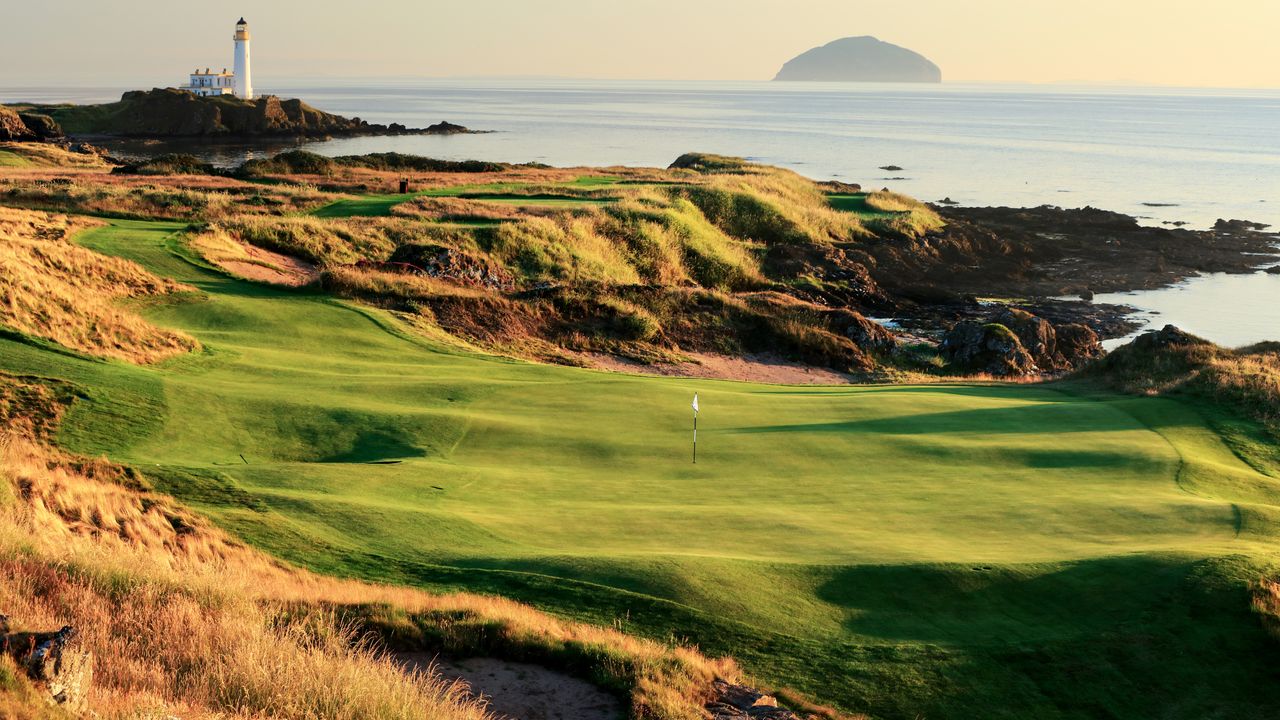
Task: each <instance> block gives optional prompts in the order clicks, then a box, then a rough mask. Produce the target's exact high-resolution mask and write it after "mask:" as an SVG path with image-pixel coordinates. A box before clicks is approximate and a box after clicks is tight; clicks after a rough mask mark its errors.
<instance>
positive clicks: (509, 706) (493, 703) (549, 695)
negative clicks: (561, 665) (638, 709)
mask: <svg viewBox="0 0 1280 720" xmlns="http://www.w3.org/2000/svg"><path fill="white" fill-rule="evenodd" d="M396 658H397V659H398V660H399V661H400V663H401V664H403V665H404V667H405V668H406V669H409V670H426V669H427V668H434V669H435V671H436V672H438V673H439V674H440V675H441V676H442V677H444V678H446V679H451V680H452V679H456V680H462V681H464V682H466V683H467V684H468V685H470V686H471V691H472V692H473V693H474V694H475V695H477V696H478V697H480V698H481V699H483V700H485V701H486V702H488V704H489V710H490V711H491V712H493V713H494V714H495V715H497V716H498V717H500V718H504V719H505V720H622V718H623V717H625V713H624V711H623V704H622V701H620V700H619V699H618V698H617V697H615V696H614V695H611V694H609V693H607V692H605V691H604V690H601V689H600V688H598V687H596V686H595V685H592V684H591V683H588V682H586V681H583V680H579V679H577V678H575V677H570V676H569V675H565V674H564V673H561V672H556V671H555V670H549V669H547V668H544V667H542V666H540V665H529V664H527V663H518V662H509V661H507V660H497V659H495V658H471V659H468V660H444V659H441V658H438V657H437V656H435V655H433V654H430V653H402V654H400V655H397V656H396Z"/></svg>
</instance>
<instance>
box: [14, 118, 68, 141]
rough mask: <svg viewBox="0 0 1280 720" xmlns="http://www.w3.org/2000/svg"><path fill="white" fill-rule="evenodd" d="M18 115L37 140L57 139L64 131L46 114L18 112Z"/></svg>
mask: <svg viewBox="0 0 1280 720" xmlns="http://www.w3.org/2000/svg"><path fill="white" fill-rule="evenodd" d="M18 117H20V118H22V123H23V124H24V125H26V126H27V129H28V130H30V131H31V132H32V134H33V135H35V136H36V139H37V140H41V141H49V140H59V139H61V138H62V137H63V136H64V135H65V133H63V132H62V126H60V125H58V123H57V122H56V121H55V120H54V119H53V118H51V117H49V116H48V115H41V114H39V113H18Z"/></svg>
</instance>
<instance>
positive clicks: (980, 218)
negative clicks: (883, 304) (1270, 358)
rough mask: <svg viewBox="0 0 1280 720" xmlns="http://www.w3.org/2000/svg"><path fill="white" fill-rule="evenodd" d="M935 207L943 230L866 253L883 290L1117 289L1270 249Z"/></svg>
mask: <svg viewBox="0 0 1280 720" xmlns="http://www.w3.org/2000/svg"><path fill="white" fill-rule="evenodd" d="M935 209H936V210H937V211H938V213H939V214H940V215H942V217H943V218H944V219H945V220H946V221H947V225H946V226H945V227H944V228H942V229H940V230H938V231H935V232H931V233H928V234H926V235H925V236H923V237H919V238H894V239H892V240H891V241H884V242H881V243H878V244H876V245H872V246H870V247H868V248H867V249H866V252H867V254H868V255H870V256H871V257H869V258H868V259H867V260H865V261H864V264H865V265H866V266H867V267H869V268H871V269H872V274H873V276H874V277H875V279H876V280H877V282H879V283H880V284H881V285H882V286H883V287H885V288H886V290H888V291H889V292H890V293H893V294H901V293H908V292H909V293H912V294H916V295H922V294H924V290H925V289H926V288H930V287H932V288H938V289H940V290H945V291H948V292H950V293H953V294H961V295H962V294H974V295H980V296H984V297H991V296H996V297H1019V298H1052V297H1059V296H1063V295H1077V294H1080V293H1081V292H1082V291H1083V290H1084V289H1086V288H1087V289H1088V290H1089V291H1090V292H1093V293H1112V292H1124V291H1129V290H1140V289H1152V288H1158V287H1163V286H1167V285H1171V284H1173V283H1176V282H1179V281H1181V280H1184V279H1186V278H1188V277H1191V276H1193V275H1197V274H1200V273H1208V272H1226V273H1244V272H1253V271H1254V269H1255V268H1256V266H1257V265H1258V260H1259V256H1260V255H1265V254H1271V253H1274V252H1275V249H1274V247H1273V244H1274V242H1275V237H1274V236H1272V235H1267V234H1265V233H1259V232H1252V231H1250V232H1224V231H1207V230H1189V229H1171V228H1163V227H1149V226H1144V225H1140V224H1139V223H1138V221H1137V220H1136V219H1135V218H1133V217H1131V216H1128V215H1124V214H1121V213H1114V212H1108V211H1105V210H1098V209H1095V208H1087V207H1086V208H1080V209H1063V208H1059V207H1053V206H1041V207H1036V208H1007V207H1005V208H1000V207H986V208H982V207H950V206H945V205H937V206H935ZM1232 227H1235V226H1232ZM1056 321H1057V320H1056V319H1055V322H1056ZM1095 327H1097V326H1096V325H1095Z"/></svg>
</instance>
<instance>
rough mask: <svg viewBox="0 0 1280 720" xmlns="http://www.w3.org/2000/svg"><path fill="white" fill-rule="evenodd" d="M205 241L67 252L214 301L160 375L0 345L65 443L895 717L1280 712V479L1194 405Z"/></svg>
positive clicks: (382, 202) (2, 357)
mask: <svg viewBox="0 0 1280 720" xmlns="http://www.w3.org/2000/svg"><path fill="white" fill-rule="evenodd" d="M411 197H413V196H412V195H410V196H403V197H400V196H396V197H380V198H365V199H361V200H356V201H344V202H346V203H347V204H346V205H342V204H338V205H331V206H328V208H325V209H322V210H321V211H320V212H319V213H317V214H320V215H322V216H325V215H327V216H333V215H336V214H365V213H370V214H377V213H381V212H383V211H384V210H389V208H390V207H391V205H393V204H395V202H402V201H404V200H407V199H409V198H411ZM497 198H498V196H496V195H495V196H494V199H497ZM393 200H394V201H395V202H392V201H393ZM530 201H531V202H541V201H545V199H544V200H539V199H538V198H533V199H531V200H530ZM575 202H582V201H580V200H575ZM353 203H361V204H360V205H358V206H357V205H354V204H353ZM182 229H183V228H182V226H180V225H173V224H163V223H145V222H135V221H113V222H112V224H111V225H110V226H107V227H102V228H96V229H92V230H89V231H85V232H83V233H82V234H80V235H79V236H78V237H77V241H78V242H80V243H81V244H83V245H85V246H87V247H90V248H92V249H95V250H98V251H100V252H103V253H106V254H111V255H118V256H122V257H127V258H130V259H133V260H136V261H138V262H140V263H142V264H143V265H145V266H146V267H148V268H149V269H151V270H152V271H153V272H155V273H157V274H159V275H163V276H166V277H171V278H174V279H177V280H180V281H182V282H185V283H188V284H191V285H193V286H195V287H196V288H197V289H198V290H199V291H200V294H199V296H198V297H189V298H185V299H176V300H169V301H166V302H164V303H161V304H157V305H155V306H152V307H150V308H148V309H147V315H148V317H149V318H150V319H152V320H153V321H154V322H156V323H157V324H160V325H163V326H167V327H173V328H179V329H182V330H185V331H187V332H189V333H190V334H192V335H193V336H195V337H196V338H198V339H199V340H200V342H201V343H203V345H204V346H205V350H204V351H202V352H201V353H199V354H197V355H193V356H190V357H183V358H179V359H177V360H173V361H169V362H167V363H164V364H162V365H160V366H156V367H149V368H139V367H133V366H128V365H124V364H121V363H116V362H110V363H107V362H99V361H91V360H87V359H83V358H78V357H75V356H72V355H69V354H63V353H55V352H51V351H50V350H48V349H47V348H43V347H41V346H40V345H39V344H31V343H23V342H19V341H16V340H13V339H2V340H0V367H3V369H5V370H6V371H9V372H14V373H25V374H34V375H41V376H46V377H56V378H61V379H65V380H68V381H71V382H73V383H76V384H78V385H79V386H80V387H81V388H84V389H85V394H86V399H85V401H83V402H80V403H78V404H77V405H76V406H75V407H74V409H73V411H72V412H71V413H70V414H69V416H68V418H67V421H66V423H65V426H64V428H63V430H62V432H61V435H60V438H59V439H60V442H61V443H63V444H64V445H65V446H67V447H68V448H69V449H71V450H75V451H78V452H83V453H87V454H93V455H96V454H104V453H105V454H107V455H109V456H110V457H111V458H112V459H115V460H119V461H124V462H128V463H131V464H134V465H137V466H138V467H139V468H141V469H142V470H143V471H144V472H145V473H147V474H148V475H149V476H151V477H153V479H154V481H155V482H156V484H157V485H159V486H160V488H161V489H163V490H165V491H167V492H170V493H172V494H174V495H176V496H177V497H179V498H181V499H183V500H185V501H186V502H188V503H189V504H190V505H192V506H193V507H195V508H197V509H199V510H201V511H202V512H204V513H206V514H207V515H209V516H210V517H211V518H213V519H214V520H215V521H217V522H218V523H220V524H221V525H223V526H225V527H227V528H229V529H231V530H232V531H233V532H235V533H237V534H239V535H240V536H241V537H243V538H245V539H246V540H248V541H250V542H252V543H254V544H256V545H259V546H261V547H263V548H265V549H266V550H268V551H270V552H273V553H275V554H277V555H279V556H281V557H284V558H286V559H288V560H290V561H292V562H295V563H298V564H301V565H306V566H309V567H312V568H314V569H317V570H320V571H325V572H331V573H337V574H346V575H355V576H360V577H365V578H370V579H375V580H385V581H389V582H403V583H412V584H419V585H423V586H426V587H430V588H439V589H452V588H466V589H471V590H478V591H492V592H500V593H503V594H508V595H512V596H515V597H518V598H520V599H522V600H526V601H529V602H531V603H534V604H537V605H539V606H540V607H543V608H545V609H548V610H551V611H553V612H557V613H561V614H564V615H568V616H573V617H578V618H584V619H588V620H594V621H598V622H602V623H609V622H613V621H615V620H619V621H620V622H621V625H622V627H623V629H626V630H629V631H633V632H638V633H643V634H647V635H651V636H655V637H659V638H667V637H670V636H672V635H674V636H676V637H679V638H686V639H689V640H692V641H696V642H698V643H699V644H700V645H701V646H702V647H703V648H704V649H706V650H708V651H709V652H715V653H732V654H734V655H736V656H738V657H740V658H741V659H742V660H743V661H744V663H745V664H746V665H747V667H748V668H749V669H750V670H751V671H752V672H755V673H757V674H759V675H760V676H762V677H765V678H767V679H768V680H770V681H773V682H777V683H780V684H787V685H792V686H797V687H799V688H801V689H802V690H805V691H807V692H810V693H812V694H813V695H815V696H817V697H818V698H819V699H821V700H823V701H826V702H831V703H837V704H839V705H841V706H842V707H843V708H845V709H847V710H851V711H874V714H875V715H876V716H878V717H895V718H896V717H904V718H910V717H916V716H926V717H962V716H965V715H964V713H969V714H970V715H969V716H972V717H1010V718H1013V717H1033V716H1034V717H1091V716H1092V717H1097V716H1116V717H1142V716H1143V715H1142V713H1143V711H1145V710H1149V709H1150V707H1151V703H1152V702H1154V700H1155V699H1156V698H1160V697H1167V696H1168V695H1169V694H1170V693H1185V695H1184V697H1185V701H1184V702H1182V703H1181V705H1180V707H1181V708H1182V710H1180V711H1177V712H1175V714H1173V715H1170V716H1171V717H1188V718H1191V717H1204V716H1205V715H1206V714H1211V713H1223V715H1222V716H1233V717H1251V716H1261V715H1258V713H1257V711H1258V709H1259V708H1265V707H1267V706H1269V705H1270V704H1271V703H1275V702H1277V701H1280V688H1277V684H1276V683H1274V681H1273V678H1271V671H1270V670H1269V668H1268V665H1269V663H1273V662H1274V661H1275V660H1277V659H1280V658H1278V657H1277V651H1276V650H1275V649H1273V648H1272V646H1271V645H1270V644H1268V641H1267V639H1266V638H1265V636H1264V634H1263V632H1262V630H1261V627H1260V626H1259V625H1258V623H1257V621H1256V620H1254V619H1253V618H1252V617H1250V615H1249V608H1248V596H1247V591H1246V588H1245V583H1246V582H1247V581H1248V580H1250V579H1252V578H1253V577H1255V576H1256V575H1257V574H1258V572H1259V570H1258V568H1262V567H1266V566H1269V565H1270V564H1271V563H1272V562H1273V550H1272V548H1273V546H1274V539H1275V522H1274V518H1276V517H1277V510H1276V506H1277V505H1280V482H1278V481H1277V480H1275V479H1274V478H1271V477H1268V476H1267V475H1264V474H1261V473H1259V472H1258V471H1257V470H1255V469H1253V468H1251V467H1249V466H1248V465H1246V464H1245V463H1243V462H1242V461H1241V460H1239V459H1238V458H1237V457H1236V456H1235V455H1234V454H1233V453H1232V452H1231V450H1230V448H1228V447H1227V446H1226V445H1225V444H1224V443H1223V442H1222V440H1221V439H1220V438H1219V437H1218V435H1217V434H1215V433H1214V432H1213V430H1212V429H1211V428H1210V426H1209V425H1208V424H1207V423H1206V421H1205V420H1204V419H1203V418H1202V417H1201V416H1200V414H1199V413H1198V412H1197V410H1196V409H1195V408H1193V407H1190V406H1188V405H1185V404H1181V403H1179V402H1176V401H1173V400H1166V399H1149V398H1130V397H1121V396H1113V395H1096V394H1093V393H1092V392H1090V391H1088V390H1087V389H1085V388H1082V387H1078V386H1073V385H980V384H968V385H966V384H939V385H925V386H857V387H852V386H851V387H785V386H770V385H755V384H747V383H735V382H723V381H708V380H689V379H670V378H651V377H636V376H625V375H618V374H610V373H604V372H596V371H588V370H581V369H573V368H562V367H553V366H542V365H533V364H528V363H523V362H517V361H512V360H506V359H501V358H496V357H490V356H482V355H476V354H470V353H466V352H463V351H460V350H455V349H452V348H449V347H444V346H441V345H438V344H433V343H432V342H429V341H427V340H424V339H422V338H420V337H416V336H414V335H412V334H410V333H409V332H408V331H406V330H405V329H403V328H402V326H401V325H400V324H399V323H398V321H397V320H396V319H395V318H394V317H392V316H391V315H389V314H388V313H385V312H382V311H379V310H373V309H368V308H363V307H358V306H356V305H353V304H349V303H344V302H340V301H337V300H334V299H331V298H328V297H326V296H323V295H320V294H316V293H314V292H312V291H309V290H301V291H290V290H280V289H275V288H269V287H265V286H260V285H255V284H251V283H247V282H242V281H239V280H234V279H231V278H229V277H227V276H226V275H223V274H221V273H218V272H215V271H213V270H210V269H207V268H205V267H203V266H202V265H201V264H200V263H198V262H195V261H193V260H192V259H191V257H192V256H190V254H189V251H187V250H186V249H185V246H184V245H183V239H182V233H181V231H182ZM695 391H696V392H698V393H699V395H700V400H701V405H702V415H701V418H700V419H699V448H698V463H697V464H696V465H694V464H693V463H691V461H690V450H691V447H690V440H691V436H690V423H691V417H690V407H689V402H690V400H691V399H692V397H693V393H694V392H695ZM1064 707H1066V708H1072V707H1074V708H1077V709H1076V710H1075V711H1067V710H1063V709H1062V708H1064ZM1175 710H1176V708H1175Z"/></svg>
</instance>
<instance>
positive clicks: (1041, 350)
mask: <svg viewBox="0 0 1280 720" xmlns="http://www.w3.org/2000/svg"><path fill="white" fill-rule="evenodd" d="M991 321H992V322H994V323H996V324H999V325H1003V326H1005V327H1007V328H1008V329H1009V330H1011V331H1013V334H1015V335H1017V336H1018V340H1019V342H1021V343H1022V347H1023V348H1024V349H1025V350H1026V351H1027V354H1029V355H1030V356H1031V359H1032V361H1033V362H1034V363H1035V365H1036V368H1037V369H1038V370H1039V371H1041V372H1064V371H1067V370H1072V369H1075V368H1077V367H1079V366H1080V365H1083V364H1084V363H1085V362H1088V361H1089V360H1092V359H1093V358H1095V357H1098V356H1099V355H1101V354H1102V352H1103V351H1102V344H1101V342H1100V341H1099V339H1098V334H1097V333H1096V332H1094V331H1093V330H1091V329H1090V328H1088V327H1087V326H1085V325H1081V324H1078V323H1067V324H1063V325H1059V326H1054V324H1053V323H1051V322H1049V321H1048V320H1045V319H1044V318H1042V317H1038V316H1036V315H1033V314H1031V313H1029V312H1027V311H1026V310H1022V309H1019V308H1005V309H1004V310H1002V311H1000V312H999V313H996V315H995V317H994V318H992V320H991Z"/></svg>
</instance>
